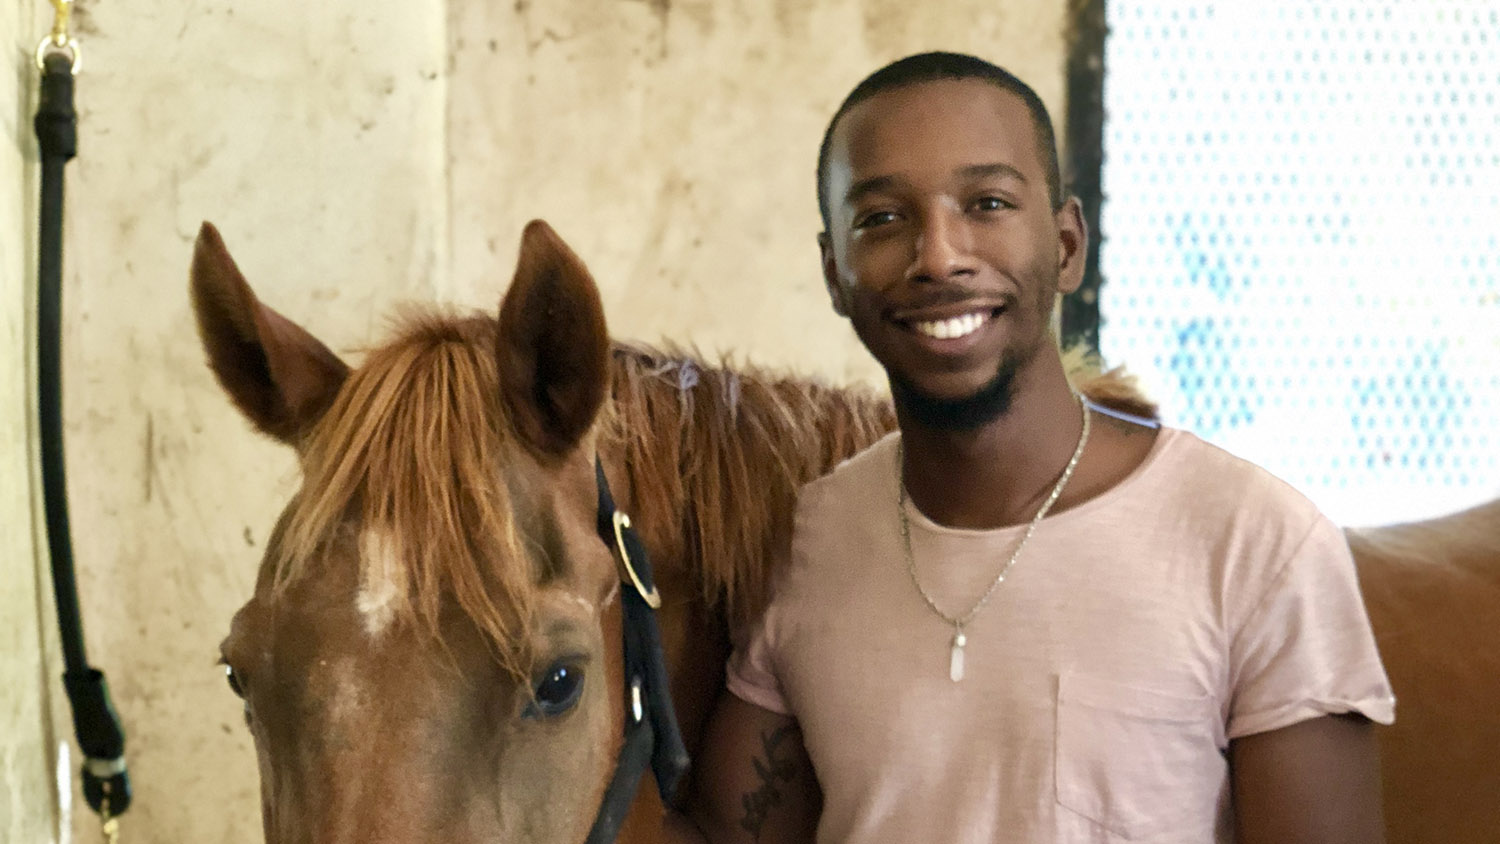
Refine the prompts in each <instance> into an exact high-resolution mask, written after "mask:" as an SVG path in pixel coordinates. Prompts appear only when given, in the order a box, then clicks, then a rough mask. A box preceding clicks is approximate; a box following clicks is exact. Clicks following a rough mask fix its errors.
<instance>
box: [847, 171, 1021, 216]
mask: <svg viewBox="0 0 1500 844" xmlns="http://www.w3.org/2000/svg"><path fill="white" fill-rule="evenodd" d="M958 175H959V176H961V177H963V178H965V179H987V178H995V177H998V178H1002V179H1015V180H1016V181H1018V182H1021V183H1023V184H1024V183H1025V182H1026V174H1025V173H1022V172H1021V171H1020V170H1018V169H1016V168H1015V167H1013V166H1011V165H1009V164H1004V163H1001V162H998V161H997V162H994V163H991V164H970V165H968V166H967V167H961V168H959V170H958ZM896 186H897V180H896V178H895V177H893V176H871V177H870V178H868V179H860V180H859V181H857V182H855V183H854V184H852V185H850V186H849V190H847V191H845V192H844V205H846V206H849V205H856V204H858V203H859V201H860V200H861V199H864V198H865V197H866V196H869V195H870V194H872V193H880V192H881V191H887V190H891V189H892V188H894V187H896Z"/></svg>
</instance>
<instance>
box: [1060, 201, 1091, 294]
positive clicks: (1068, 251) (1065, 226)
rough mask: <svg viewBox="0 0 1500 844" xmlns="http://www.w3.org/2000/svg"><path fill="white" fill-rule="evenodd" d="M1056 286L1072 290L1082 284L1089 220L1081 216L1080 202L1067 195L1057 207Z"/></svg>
mask: <svg viewBox="0 0 1500 844" xmlns="http://www.w3.org/2000/svg"><path fill="white" fill-rule="evenodd" d="M1055 218H1056V220H1057V290H1058V292H1059V293H1072V292H1073V291H1075V290H1077V289H1078V287H1079V286H1080V285H1082V284H1083V273H1084V270H1085V269H1086V268H1087V265H1088V255H1089V224H1088V223H1087V222H1085V221H1084V219H1083V205H1082V203H1080V202H1079V201H1078V197H1076V196H1070V197H1068V198H1067V201H1065V202H1063V204H1062V207H1061V208H1059V209H1057V214H1056V215H1055Z"/></svg>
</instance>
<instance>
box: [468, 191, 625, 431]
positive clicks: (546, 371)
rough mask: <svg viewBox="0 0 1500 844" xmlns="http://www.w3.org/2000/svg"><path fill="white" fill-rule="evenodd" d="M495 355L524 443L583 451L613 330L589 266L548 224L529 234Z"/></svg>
mask: <svg viewBox="0 0 1500 844" xmlns="http://www.w3.org/2000/svg"><path fill="white" fill-rule="evenodd" d="M495 354H496V360H497V362H498V363H499V371H500V399H501V402H502V403H503V405H504V408H505V412H506V415H507V416H508V417H509V419H510V423H511V427H512V428H514V430H515V431H516V433H517V434H519V435H520V437H521V440H522V441H523V442H525V443H526V445H527V446H528V447H530V448H531V449H532V450H533V451H535V452H536V453H538V454H540V455H543V456H552V457H560V456H562V455H564V454H567V453H568V452H569V451H571V450H572V449H573V448H574V447H576V446H577V445H578V443H579V442H580V441H581V440H582V439H583V436H584V434H586V433H588V431H589V428H590V427H592V426H593V424H594V417H595V416H596V415H598V413H599V407H600V406H601V405H602V404H603V403H604V394H605V390H606V389H607V388H608V385H609V332H608V330H607V329H606V328H605V326H604V306H603V304H602V303H601V302H600V301H599V288H598V287H597V286H595V284H594V279H593V277H592V276H590V275H589V271H588V268H587V267H585V266H584V265H583V261H581V260H579V258H578V256H577V255H575V254H573V250H571V249H569V248H568V245H567V244H566V243H563V241H562V238H560V237H558V236H557V233H556V232H554V231H553V230H552V227H551V226H548V225H547V224H546V223H544V222H542V221H540V220H533V221H532V222H531V223H529V224H527V226H526V231H525V232H524V233H523V234H522V235H521V254H520V258H519V260H518V261H517V263H516V277H515V280H514V281H512V282H511V285H510V289H509V290H508V291H507V292H506V294H505V299H504V301H502V302H501V303H500V333H499V337H498V339H497V340H496V348H495Z"/></svg>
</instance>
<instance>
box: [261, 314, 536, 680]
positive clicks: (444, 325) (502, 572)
mask: <svg viewBox="0 0 1500 844" xmlns="http://www.w3.org/2000/svg"><path fill="white" fill-rule="evenodd" d="M495 335H496V323H495V320H494V319H493V318H490V317H480V316H475V317H456V316H452V315H447V314H443V313H439V312H416V313H413V312H409V313H407V314H406V315H405V316H404V317H402V318H399V319H398V321H397V329H396V337H395V338H394V339H393V340H391V341H390V342H388V343H386V344H385V345H383V346H380V347H379V348H376V349H373V350H372V351H370V353H369V354H368V356H367V358H366V360H365V361H364V363H363V364H362V365H361V366H360V367H359V368H358V369H356V370H355V371H354V372H352V373H351V374H350V376H349V378H348V380H347V381H346V383H345V384H344V386H343V387H342V389H340V391H339V394H338V396H337V397H336V398H335V399H334V402H333V404H332V406H330V407H329V409H328V411H327V412H326V413H325V414H324V415H323V417H322V418H321V419H320V420H319V421H318V423H317V424H316V425H315V426H314V427H313V429H312V431H311V432H310V434H309V435H308V438H307V440H306V441H305V443H304V446H303V449H302V471H303V477H304V482H303V487H302V492H301V494H300V495H299V496H298V498H297V499H296V500H295V501H294V502H293V504H292V506H291V508H290V510H289V512H288V515H287V521H286V523H285V524H286V526H285V529H284V531H283V532H282V536H281V538H280V542H279V543H278V546H277V547H276V549H275V550H274V552H273V553H272V554H271V556H270V558H269V560H270V562H271V563H272V565H273V569H272V578H273V580H272V583H273V588H275V589H277V590H285V589H286V588H287V587H288V586H290V585H291V584H293V583H295V582H297V581H298V580H300V579H301V578H302V577H303V576H304V575H305V574H306V573H307V570H308V568H309V567H310V566H311V565H312V564H313V562H314V561H316V560H318V559H321V558H323V557H325V556H326V555H327V553H328V552H329V551H330V550H331V549H330V545H331V544H332V543H334V542H337V541H339V540H347V539H349V538H350V537H348V536H347V535H346V531H347V528H346V526H347V525H349V524H351V519H352V520H355V523H357V524H358V525H359V530H360V536H359V537H358V538H357V539H356V540H355V543H354V547H355V548H356V549H357V554H358V568H359V583H360V594H361V600H362V601H363V600H367V599H369V598H372V597H373V599H374V600H378V602H379V603H380V605H381V607H382V608H383V611H385V612H388V613H389V614H390V616H391V617H392V618H393V619H394V620H396V621H398V622H407V623H410V622H418V626H419V629H422V630H425V631H426V632H427V633H429V634H431V635H432V636H433V638H434V639H437V638H439V637H438V636H437V628H438V619H439V612H440V609H441V607H442V603H443V599H444V596H445V595H452V596H453V599H454V600H455V601H456V602H457V604H458V606H459V608H460V609H461V610H462V612H463V613H464V614H466V615H467V616H468V617H469V618H470V619H472V620H473V622H474V623H475V625H476V626H477V627H478V628H479V630H480V632H481V634H482V635H484V636H485V638H486V639H487V640H488V641H490V642H491V643H492V645H494V646H495V649H496V652H497V654H498V655H499V656H500V657H501V658H502V661H504V662H505V664H506V665H507V667H508V668H511V669H512V670H518V669H519V668H520V666H521V665H522V662H523V659H524V654H523V653H522V652H521V648H519V647H517V646H518V645H520V644H522V643H524V642H525V641H526V640H527V638H528V637H527V636H525V635H524V631H525V629H526V627H525V625H526V624H527V623H528V621H529V618H530V616H531V612H532V608H533V606H534V598H535V593H536V586H535V585H534V582H533V581H534V579H535V575H536V572H534V571H532V570H531V567H528V566H526V565H524V564H521V563H520V562H519V561H525V560H527V559H529V557H528V556H527V555H526V554H525V553H523V550H522V543H521V540H520V537H519V536H518V531H517V529H516V525H515V520H514V517H513V515H512V511H511V502H510V497H509V494H508V491H507V488H506V484H505V482H504V478H503V475H502V474H501V467H502V460H503V455H504V453H505V450H506V444H507V442H508V441H510V440H511V439H512V438H513V434H511V433H510V431H509V430H508V429H507V427H506V425H505V423H504V420H503V419H502V417H501V414H500V412H499V407H498V401H497V396H498V388H499V375H498V368H497V366H496V362H495V352H494V347H495ZM496 560H513V561H518V562H517V563H513V564H509V565H495V564H494V561H496Z"/></svg>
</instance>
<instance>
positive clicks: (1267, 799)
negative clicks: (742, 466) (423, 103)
mask: <svg viewBox="0 0 1500 844" xmlns="http://www.w3.org/2000/svg"><path fill="white" fill-rule="evenodd" d="M1055 147H1056V145H1055V142H1054V139H1053V134H1052V128H1051V124H1050V120H1049V118H1048V116H1047V113H1046V109H1045V108H1044V106H1043V105H1042V103H1041V102H1040V100H1039V99H1038V98H1037V96H1036V94H1035V93H1034V92H1032V91H1031V89H1030V88H1028V87H1027V86H1026V85H1025V84H1024V83H1022V82H1020V81H1019V80H1017V79H1016V78H1015V77H1013V76H1011V75H1010V74H1009V73H1007V72H1005V71H1003V70H1001V69H1000V68H998V67H995V66H993V65H990V64H988V63H986V62H983V61H981V60H979V59H976V58H973V57H968V56H961V55H954V54H945V53H931V54H923V55H918V56H913V57H910V58H907V59H903V60H902V61H899V62H896V63H894V64H892V65H889V66H887V67H886V68H884V69H882V70H880V71H878V72H876V73H875V74H873V75H872V76H871V77H869V78H868V79H866V80H865V81H864V82H863V83H861V84H860V85H859V86H858V87H857V88H856V89H855V90H854V91H853V93H851V94H850V96H849V98H848V100H847V101H846V102H845V103H844V105H843V106H842V107H841V108H840V109H839V112H838V113H837V114H836V115H835V117H834V119H833V121H832V122H831V124H830V126H829V129H828V133H827V135H826V137H825V141H824V145H823V152H822V155H821V156H820V157H821V160H820V162H819V170H818V181H819V195H820V202H821V205H822V212H823V218H824V226H825V231H824V233H823V234H822V235H821V236H820V238H819V243H820V246H821V248H822V255H823V271H824V276H825V278H826V279H827V282H828V289H829V293H830V295H831V296H832V298H833V304H834V308H835V309H836V310H837V311H838V312H839V313H840V314H842V315H843V316H845V317H847V318H848V319H849V321H850V322H851V323H852V325H853V327H854V329H855V331H856V333H857V334H858V335H859V337H860V339H861V341H863V343H864V344H865V346H866V347H867V348H868V349H869V350H870V352H871V353H872V354H873V355H874V356H875V357H876V359H877V360H879V362H880V363H881V364H882V366H883V367H884V368H885V370H886V372H887V374H888V376H889V379H890V384H891V392H892V394H893V397H894V399H895V402H896V410H897V417H898V420H899V423H900V432H899V434H895V435H892V436H890V437H888V438H886V439H885V440H882V441H881V442H880V443H879V444H877V445H875V446H874V447H872V448H871V449H869V450H868V451H866V452H864V453H863V454H860V455H858V456H856V457H855V458H853V459H851V460H850V461H849V462H847V463H845V464H844V465H843V466H841V467H839V469H837V470H836V471H835V472H834V473H833V474H831V475H830V476H828V477H826V478H823V479H821V480H819V481H817V482H815V483H813V484H810V485H809V486H808V487H807V488H806V489H804V491H803V493H802V496H801V500H800V502H799V506H798V513H797V520H796V533H795V537H794V541H793V549H792V559H791V561H790V563H789V565H788V566H787V568H786V571H785V573H784V576H783V577H782V578H781V579H780V581H779V583H778V586H777V590H776V594H775V597H774V599H773V601H772V603H771V605H770V607H769V608H768V610H767V611H766V613H765V615H764V617H763V618H762V620H761V621H759V622H758V623H757V624H756V625H755V626H754V628H753V629H752V630H749V631H746V632H745V633H744V635H743V636H741V637H740V640H739V641H738V642H737V646H738V648H737V651H736V653H735V656H734V657H733V659H732V661H731V664H730V667H729V681H728V686H729V691H730V692H731V694H726V695H725V696H724V698H723V699H722V701H721V702H720V704H719V706H718V709H717V711H716V713H715V714H714V716H713V718H712V720H711V723H710V725H709V728H708V734H707V736H706V738H705V742H704V748H703V750H702V751H701V753H700V757H699V759H698V764H697V768H696V771H697V773H696V777H697V783H696V791H697V794H698V799H697V801H696V803H695V805H694V807H693V811H692V816H693V818H694V820H695V821H696V823H697V825H698V827H699V828H700V829H701V830H702V831H703V833H704V834H705V836H706V837H707V838H708V839H709V840H710V841H712V842H715V844H726V843H727V842H736V841H812V840H815V839H816V840H817V841H819V842H830V843H831V842H838V843H839V844H844V842H849V843H850V844H854V843H855V842H893V843H896V844H907V843H908V842H945V843H946V842H1026V844H1032V843H1033V842H1113V841H1150V842H1184V843H1185V842H1194V843H1195V844H1197V843H1198V842H1202V844H1208V843H1209V842H1227V841H1238V842H1241V844H1298V842H1318V844H1335V843H1336V842H1351V844H1352V842H1360V844H1369V842H1379V841H1382V840H1383V831H1382V823H1381V817H1380V807H1379V775H1378V770H1377V758H1376V750H1375V741H1374V736H1373V734H1372V729H1373V728H1372V727H1371V725H1370V719H1373V720H1375V721H1380V722H1389V721H1390V720H1391V718H1392V707H1393V699H1392V697H1391V693H1390V688H1389V685H1388V683H1387V681H1386V678H1385V674H1384V671H1383V669H1382V667H1381V665H1380V661H1379V657H1378V655H1377V654H1376V650H1375V645H1374V641H1373V638H1372V636H1371V633H1370V629H1369V623H1368V621H1367V619H1366V617H1365V614H1364V609H1363V606H1362V604H1361V602H1360V598H1359V593H1358V590H1357V587H1356V582H1355V576H1354V571H1353V564H1352V561H1351V559H1350V557H1349V553H1348V550H1347V548H1346V547H1345V545H1344V542H1343V537H1342V534H1341V533H1340V531H1339V530H1338V529H1337V528H1336V527H1335V526H1334V525H1333V524H1331V523H1330V522H1329V521H1328V520H1327V519H1326V518H1325V517H1323V516H1321V515H1320V514H1319V513H1318V512H1317V511H1316V509H1315V508H1314V507H1313V506H1312V505H1311V504H1309V503H1308V502H1307V501H1306V500H1305V499H1303V498H1302V497H1301V496H1300V495H1298V494H1297V493H1295V492H1294V491H1292V490H1291V489H1290V488H1289V487H1287V486H1285V485H1284V484H1282V483H1280V482H1279V481H1277V480H1275V479H1274V478H1272V477H1270V476H1269V475H1268V474H1266V473H1265V472H1263V471H1261V470H1259V469H1257V468H1255V467H1253V466H1250V465H1249V464H1246V463H1244V462H1243V461H1240V460H1238V459H1236V458H1234V457H1231V456H1230V455H1228V454H1226V453H1224V452H1222V451H1219V450H1218V449H1215V448H1213V447H1212V446H1209V445H1207V444H1205V443H1203V442H1202V441H1200V440H1198V439H1197V438H1195V437H1193V436H1192V435H1191V434H1188V433H1185V432H1182V431H1176V430H1171V429H1159V428H1157V427H1156V426H1154V425H1151V424H1149V423H1144V422H1142V421H1140V420H1133V419H1127V418H1120V417H1118V416H1116V415H1111V414H1109V413H1107V412H1105V411H1103V410H1101V409H1099V408H1097V407H1092V406H1090V405H1088V404H1086V403H1084V402H1082V401H1080V399H1079V398H1078V397H1077V396H1075V395H1074V393H1073V392H1072V390H1071V388H1070V387H1069V384H1068V382H1067V379H1066V377H1065V374H1064V370H1063V366H1062V363H1061V360H1060V357H1059V354H1058V351H1057V345H1056V340H1055V339H1054V337H1053V336H1052V334H1051V331H1050V329H1049V323H1050V316H1051V312H1052V309H1053V307H1054V304H1055V301H1056V297H1057V295H1058V294H1060V293H1067V292H1070V291H1072V290H1074V289H1076V288H1077V287H1078V285H1079V283H1080V282H1081V280H1082V277H1083V270H1084V268H1083V261H1084V255H1085V253H1086V250H1085V246H1086V242H1087V232H1086V230H1085V225H1084V222H1083V218H1082V214H1081V212H1080V208H1079V204H1078V201H1077V200H1076V199H1074V198H1066V199H1065V198H1064V197H1063V195H1062V191H1061V188H1060V184H1059V181H1060V179H1059V175H1058V165H1057V155H1056V148H1055Z"/></svg>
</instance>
